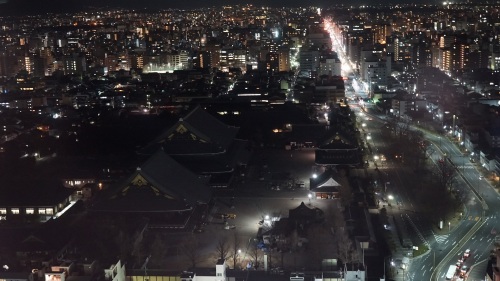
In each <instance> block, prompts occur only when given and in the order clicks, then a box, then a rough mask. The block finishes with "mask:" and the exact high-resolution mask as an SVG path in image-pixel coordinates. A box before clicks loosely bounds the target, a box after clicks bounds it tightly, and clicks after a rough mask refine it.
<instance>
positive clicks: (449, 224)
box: [448, 222, 451, 232]
mask: <svg viewBox="0 0 500 281" xmlns="http://www.w3.org/2000/svg"><path fill="white" fill-rule="evenodd" d="M450 228H451V222H448V232H450Z"/></svg>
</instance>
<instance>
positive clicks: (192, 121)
mask: <svg viewBox="0 0 500 281" xmlns="http://www.w3.org/2000/svg"><path fill="white" fill-rule="evenodd" d="M238 130H239V128H237V127H233V126H228V125H226V124H224V123H222V122H221V121H219V120H218V119H217V118H216V117H214V116H212V115H210V114H209V113H208V112H206V111H205V110H204V109H202V108H201V107H199V106H198V107H196V108H195V109H193V110H192V111H191V112H189V113H188V114H187V115H186V116H185V117H184V118H181V119H179V121H178V122H177V123H176V124H175V125H173V126H172V127H170V128H169V129H168V130H166V131H164V132H163V133H162V134H161V135H160V136H159V137H158V138H156V140H154V141H153V142H152V143H151V144H150V145H149V146H147V147H146V148H144V149H143V151H142V152H143V153H145V154H147V153H148V151H151V147H158V145H161V146H162V147H163V148H164V149H165V151H166V152H167V153H168V154H171V155H173V154H178V155H179V154H202V153H223V152H225V151H226V150H227V148H228V147H229V146H230V145H231V143H232V142H233V140H234V139H235V137H236V134H237V133H238Z"/></svg>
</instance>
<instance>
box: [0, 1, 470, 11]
mask: <svg viewBox="0 0 500 281" xmlns="http://www.w3.org/2000/svg"><path fill="white" fill-rule="evenodd" d="M461 2H465V1H461ZM468 2H479V1H474V0H472V1H468ZM394 3H397V4H411V3H414V4H431V5H435V4H440V3H441V1H436V0H430V1H429V0H417V1H409V0H404V1H397V2H394ZM245 4H252V5H254V6H269V7H300V6H319V7H325V8H326V7H329V6H332V5H338V4H352V5H378V4H389V3H388V2H386V1H381V0H356V1H354V2H353V1H345V0H341V1H328V0H312V1H308V2H307V3H306V2H303V1H300V0H290V1H282V0H271V1H266V0H247V1H235V0H215V1H210V2H206V1H203V0H193V1H173V0H145V1H133V0H124V1H119V0H104V1H98V0H82V1H77V2H74V1H64V0H52V1H48V0H41V1H37V0H10V1H9V0H0V15H1V14H3V15H22V14H37V13H48V12H51V13H59V12H76V11H81V10H84V9H87V8H90V7H97V8H125V9H143V8H144V9H198V8H206V7H218V6H224V5H245Z"/></svg>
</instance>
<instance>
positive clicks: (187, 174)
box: [95, 150, 211, 212]
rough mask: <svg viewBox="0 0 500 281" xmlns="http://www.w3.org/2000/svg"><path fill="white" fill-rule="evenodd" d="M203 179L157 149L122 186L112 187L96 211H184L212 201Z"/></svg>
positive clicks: (208, 188)
mask: <svg viewBox="0 0 500 281" xmlns="http://www.w3.org/2000/svg"><path fill="white" fill-rule="evenodd" d="M210 198H211V190H210V187H209V186H208V185H207V184H206V181H205V179H204V178H203V177H201V176H198V175H196V174H194V173H193V172H191V171H189V170H188V169H186V168H185V167H183V166H182V165H180V164H179V163H177V162H176V161H175V160H174V159H172V158H171V157H170V156H168V155H167V154H166V153H165V152H164V151H162V150H158V151H157V152H156V153H155V154H154V155H152V156H151V157H150V158H149V159H148V160H147V161H146V162H145V163H144V164H142V165H141V166H140V167H138V168H137V170H136V171H135V172H134V173H133V174H132V175H131V176H130V177H128V178H127V179H126V180H125V181H123V182H122V183H120V184H118V185H116V186H114V187H112V189H111V190H110V191H109V192H108V194H107V198H106V200H104V201H103V202H101V204H98V206H96V208H95V209H96V210H108V211H113V210H120V211H129V212H130V211H131V212H152V211H153V212H154V211H185V210H189V209H192V208H193V207H194V206H196V205H197V204H199V203H202V204H205V203H208V202H209V201H210Z"/></svg>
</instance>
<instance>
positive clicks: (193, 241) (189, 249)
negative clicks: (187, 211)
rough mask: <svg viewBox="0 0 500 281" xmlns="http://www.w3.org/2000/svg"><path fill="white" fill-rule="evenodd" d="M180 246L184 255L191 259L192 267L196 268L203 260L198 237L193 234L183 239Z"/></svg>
mask: <svg viewBox="0 0 500 281" xmlns="http://www.w3.org/2000/svg"><path fill="white" fill-rule="evenodd" d="M179 247H180V250H181V251H182V254H183V255H184V257H185V258H186V259H187V260H188V261H189V263H190V265H191V267H192V268H195V267H196V265H197V264H198V263H199V262H200V260H201V252H200V247H199V241H198V238H197V237H196V236H195V235H193V234H191V235H190V236H188V237H186V238H184V240H182V242H181V243H180V246H179Z"/></svg>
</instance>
